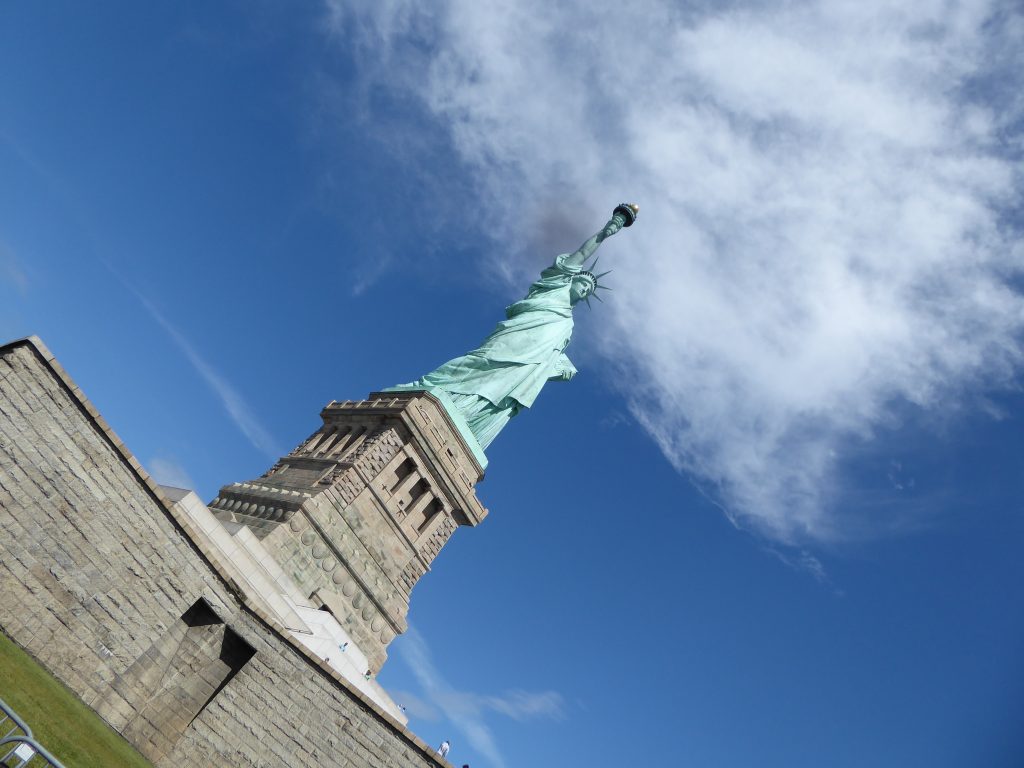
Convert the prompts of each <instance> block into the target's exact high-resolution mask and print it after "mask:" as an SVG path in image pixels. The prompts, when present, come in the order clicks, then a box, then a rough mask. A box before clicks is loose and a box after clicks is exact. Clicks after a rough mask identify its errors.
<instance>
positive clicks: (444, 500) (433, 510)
mask: <svg viewBox="0 0 1024 768" xmlns="http://www.w3.org/2000/svg"><path fill="white" fill-rule="evenodd" d="M321 418H322V419H323V425H322V426H321V427H320V429H318V430H317V431H316V432H314V433H313V434H312V435H310V437H309V438H308V439H307V440H305V441H303V442H302V443H300V444H299V445H298V446H296V448H295V449H294V450H293V451H292V452H291V453H289V454H288V455H287V456H285V457H283V458H281V459H280V461H278V462H277V463H276V464H274V466H273V467H271V469H270V470H268V471H267V472H266V473H265V474H264V475H263V476H262V477H260V478H258V479H256V480H252V481H249V482H244V483H233V484H231V485H226V486H224V487H223V488H222V489H221V491H220V494H219V495H218V496H217V498H216V499H214V500H213V501H212V502H211V503H210V505H209V506H210V510H211V511H212V512H213V513H214V514H215V515H216V516H217V517H218V518H219V519H220V520H222V521H223V522H224V523H225V524H229V525H230V524H244V525H247V526H249V527H250V528H252V529H253V531H254V532H255V533H256V535H257V536H259V537H260V538H261V540H262V544H263V546H264V547H265V548H266V549H267V551H269V552H271V553H272V554H273V556H274V558H275V559H276V560H277V562H278V563H279V564H280V565H281V567H282V568H283V570H284V571H285V572H286V573H288V574H289V575H290V576H291V577H292V578H293V579H294V580H295V582H296V583H297V584H298V585H299V587H300V588H301V589H302V590H303V591H304V593H305V594H306V595H307V596H309V597H311V598H313V599H319V600H320V602H322V603H323V605H324V606H325V607H326V608H327V610H329V611H330V612H331V613H332V614H333V615H334V617H335V619H337V621H338V623H339V624H341V626H342V627H344V629H345V631H346V632H347V633H348V634H349V636H351V637H352V638H353V640H355V642H356V644H357V645H358V646H359V648H360V650H361V651H362V652H363V653H364V654H366V658H367V659H368V661H369V664H370V667H371V669H372V670H373V671H377V670H379V669H380V667H381V666H382V665H383V664H384V661H385V660H386V658H387V646H388V644H389V643H390V642H391V641H392V640H393V639H394V638H395V636H396V635H399V634H401V633H402V632H404V631H405V630H406V628H407V626H408V624H407V621H406V614H407V613H408V611H409V597H410V593H411V591H412V589H413V587H414V586H415V585H416V582H417V580H418V579H419V578H420V577H422V576H423V575H424V574H425V573H426V572H427V571H429V570H430V564H431V563H432V562H433V560H434V558H435V557H436V556H437V554H438V552H439V551H440V550H441V548H442V547H443V546H444V545H445V543H447V541H448V540H449V538H450V537H451V535H452V533H453V532H454V531H455V529H456V528H458V527H459V526H460V525H467V526H472V525H476V524H477V523H479V522H480V521H481V520H482V519H483V518H484V516H485V515H486V514H487V510H485V509H484V508H483V507H482V506H481V504H480V502H479V501H478V499H477V498H476V493H475V491H474V486H475V484H476V482H477V481H478V480H479V479H480V478H481V477H482V469H481V467H480V466H479V465H478V464H477V463H476V459H474V458H473V456H472V453H471V452H470V451H469V449H468V447H467V446H466V445H465V444H464V443H463V442H462V438H461V436H460V435H459V433H458V430H457V429H455V428H454V426H453V425H452V424H450V423H449V422H448V417H447V415H446V414H445V412H444V408H443V406H441V405H440V403H438V402H437V401H436V400H434V399H433V397H432V396H430V395H428V394H426V393H423V392H404V393H374V394H371V395H370V397H369V398H368V399H367V400H360V401H355V402H349V401H346V402H343V403H330V404H329V405H328V406H327V407H326V408H324V410H323V412H322V413H321Z"/></svg>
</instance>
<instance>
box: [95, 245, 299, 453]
mask: <svg viewBox="0 0 1024 768" xmlns="http://www.w3.org/2000/svg"><path fill="white" fill-rule="evenodd" d="M108 268H110V267H109V265H108ZM111 271H113V269H112V268H111ZM115 274H116V272H115ZM122 282H123V281H122ZM125 285H126V286H128V284H127V283H125ZM128 289H129V290H130V291H132V293H134V294H135V295H136V296H137V297H138V299H139V301H141V302H142V306H144V307H145V308H146V311H147V312H149V314H150V316H151V317H152V318H153V319H154V320H155V321H156V322H157V324H158V325H160V327H161V328H163V329H164V330H165V331H166V332H167V334H168V335H169V336H170V337H171V339H172V340H173V341H174V343H175V344H176V345H177V347H178V349H180V350H181V351H182V353H183V354H184V355H185V357H186V359H187V360H188V361H189V363H191V364H192V367H193V368H194V369H195V371H196V373H198V374H199V376H200V378H202V380H203V381H204V382H206V385H207V386H208V387H209V388H210V389H212V390H213V392H214V394H215V395H217V397H218V398H219V399H220V401H221V404H222V405H223V406H224V410H225V411H226V412H227V414H228V417H229V418H230V419H231V421H233V422H234V424H235V426H236V427H238V429H239V430H241V432H242V434H243V435H245V436H246V438H248V440H249V442H250V443H252V445H253V447H254V448H256V449H257V450H259V451H262V452H263V453H265V454H267V455H268V456H275V457H276V456H280V455H281V453H280V451H279V450H278V449H277V447H276V444H275V442H274V439H273V438H272V437H271V436H270V433H269V432H267V430H266V429H265V428H264V427H263V425H262V424H261V423H260V421H259V419H257V418H256V415H255V414H254V413H253V412H252V410H251V409H250V408H249V406H248V404H247V403H246V402H245V400H244V399H243V398H242V396H241V395H240V394H239V393H238V392H237V390H235V388H234V387H233V386H232V385H231V384H229V383H228V381H227V380H226V379H225V378H224V377H223V376H221V375H220V374H219V373H218V372H217V371H215V370H214V369H213V367H212V366H211V365H210V364H209V363H208V362H206V360H204V359H203V358H202V357H201V356H200V354H199V352H197V351H196V348H195V347H194V346H192V343H191V342H190V341H189V340H188V339H186V338H185V337H184V336H182V334H181V332H180V331H179V330H178V329H177V328H176V327H175V326H174V325H172V324H171V322H170V321H169V320H168V319H167V318H166V317H164V316H163V314H162V313H161V312H160V311H159V310H158V309H157V308H156V306H155V305H154V304H153V302H151V301H150V300H149V299H147V298H146V297H145V296H143V295H142V294H141V293H139V292H138V291H137V290H135V289H134V288H132V287H131V286H128Z"/></svg>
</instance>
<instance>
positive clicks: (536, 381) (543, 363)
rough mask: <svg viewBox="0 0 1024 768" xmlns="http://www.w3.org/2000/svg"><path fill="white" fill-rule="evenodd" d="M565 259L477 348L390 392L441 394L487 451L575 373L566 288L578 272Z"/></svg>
mask: <svg viewBox="0 0 1024 768" xmlns="http://www.w3.org/2000/svg"><path fill="white" fill-rule="evenodd" d="M570 258H571V255H570V254H562V255H561V256H559V257H558V258H556V259H555V263H554V264H552V265H551V266H550V267H548V268H547V269H545V270H544V271H543V272H542V273H541V275H540V279H539V280H537V281H536V282H535V283H534V284H533V285H531V286H530V290H529V292H528V293H527V294H526V297H525V298H523V299H521V300H520V301H517V302H515V303H514V304H511V305H509V306H508V307H507V308H506V309H505V318H506V319H505V320H503V321H501V322H500V323H498V326H497V327H496V328H495V329H494V330H493V331H491V334H490V335H489V336H488V337H487V338H486V339H484V341H483V343H481V344H480V346H479V347H477V348H476V349H474V350H473V351H472V352H469V353H467V354H465V355H462V356H461V357H456V358H455V359H454V360H449V361H448V362H447V363H445V364H444V365H442V366H440V367H439V368H437V369H435V370H433V371H431V372H430V373H428V374H427V375H425V376H423V377H422V378H420V379H417V380H416V381H413V382H410V383H409V384H402V385H400V386H397V387H392V388H391V390H392V391H394V390H428V391H429V390H434V389H440V390H443V391H444V392H446V393H447V394H448V395H449V396H450V399H451V400H452V401H453V402H454V403H455V405H456V407H457V408H458V409H459V411H460V412H461V414H462V415H463V417H464V418H465V420H466V422H467V423H468V424H469V427H470V429H471V430H472V432H473V436H474V437H476V439H477V442H479V443H480V446H481V447H482V448H486V447H487V446H488V445H490V443H491V441H492V440H494V438H495V436H497V434H498V433H499V432H500V431H501V429H502V427H504V426H505V425H506V424H507V423H508V421H509V419H511V418H512V417H513V416H515V415H516V414H517V413H519V411H520V410H522V409H523V408H529V407H530V406H531V405H533V401H534V400H536V399H537V395H538V394H539V393H540V390H541V388H542V387H543V386H544V384H545V383H546V382H548V381H568V380H569V379H571V378H572V377H573V376H575V375H576V368H575V367H574V366H573V364H572V362H571V361H570V360H569V358H568V357H566V355H565V351H564V350H565V348H566V346H568V344H569V340H570V339H571V338H572V329H573V320H572V302H571V296H570V286H571V283H572V278H573V276H574V275H576V274H578V273H579V272H580V269H581V267H580V266H579V265H577V264H573V263H570Z"/></svg>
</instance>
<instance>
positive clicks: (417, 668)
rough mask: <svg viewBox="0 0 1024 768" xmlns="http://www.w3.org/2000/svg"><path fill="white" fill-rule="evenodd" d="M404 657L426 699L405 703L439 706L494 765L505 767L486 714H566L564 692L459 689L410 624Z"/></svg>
mask: <svg viewBox="0 0 1024 768" xmlns="http://www.w3.org/2000/svg"><path fill="white" fill-rule="evenodd" d="M397 648H398V652H399V655H400V657H401V658H402V660H403V661H404V662H405V663H406V664H407V665H408V666H409V669H410V670H412V673H413V675H414V676H415V677H416V680H417V682H419V684H420V687H421V688H422V694H423V697H424V699H425V700H426V702H424V701H422V700H419V699H416V700H415V701H412V698H410V699H409V700H410V701H412V704H409V703H406V707H407V708H410V714H415V713H414V712H412V709H411V707H414V706H418V707H419V708H420V709H422V710H425V711H427V712H428V713H429V712H430V711H431V709H432V708H436V709H437V710H440V711H441V712H442V713H444V715H445V717H446V718H447V719H448V720H449V722H451V723H452V725H453V726H454V727H455V728H457V729H458V730H459V731H460V732H461V733H462V735H463V736H464V737H465V739H466V741H467V743H469V745H470V746H471V747H472V748H473V749H474V750H476V751H477V752H479V753H480V754H481V755H482V756H483V757H484V758H485V759H486V760H488V761H489V762H490V763H491V765H493V766H495V768H502V766H504V765H505V760H504V758H503V757H502V755H501V751H500V750H499V748H498V745H497V743H496V741H495V739H494V734H493V733H492V732H491V729H490V728H489V727H488V726H487V724H486V722H485V721H484V715H485V714H486V713H488V712H493V713H497V714H501V715H505V716H506V717H511V718H513V719H515V720H525V719H528V718H534V717H546V718H552V719H560V718H562V717H563V716H564V702H563V699H562V696H561V695H560V694H558V693H556V692H554V691H542V692H540V693H531V692H527V691H510V692H508V693H505V694H502V695H481V694H476V693H469V692H466V691H458V690H455V689H454V688H452V686H451V685H449V684H448V682H447V681H446V680H445V679H444V677H443V676H442V675H441V673H440V672H439V671H438V669H437V667H435V666H434V662H433V659H432V657H431V654H430V649H429V648H428V647H427V643H426V641H425V640H424V639H423V636H422V635H421V634H420V633H419V632H417V631H416V630H415V629H413V628H410V629H409V630H408V631H407V632H406V633H405V635H403V637H402V639H401V641H400V642H399V643H398V644H397Z"/></svg>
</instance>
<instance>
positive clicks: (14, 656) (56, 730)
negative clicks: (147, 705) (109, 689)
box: [0, 632, 153, 768]
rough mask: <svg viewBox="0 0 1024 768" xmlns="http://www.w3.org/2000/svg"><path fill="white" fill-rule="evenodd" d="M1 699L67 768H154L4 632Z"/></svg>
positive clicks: (0, 644) (0, 662) (0, 647)
mask: <svg viewBox="0 0 1024 768" xmlns="http://www.w3.org/2000/svg"><path fill="white" fill-rule="evenodd" d="M0 699H3V700H4V701H5V702H6V703H7V706H9V707H11V708H12V709H13V710H14V711H15V712H16V713H17V714H18V716H19V717H21V719H22V720H24V721H25V722H26V723H28V727H29V728H31V729H32V735H33V736H34V737H35V738H36V740H37V741H38V742H39V743H40V744H42V745H43V746H44V747H46V749H47V750H49V751H50V753H51V754H53V756H54V757H56V758H58V759H59V760H60V761H61V762H63V763H64V765H65V766H66V767H67V768H106V767H107V766H119V768H120V767H123V768H153V766H152V764H151V763H150V762H149V761H148V760H146V759H145V758H144V757H142V755H140V754H139V753H138V752H136V751H135V749H134V748H133V747H132V746H131V745H130V744H129V743H128V742H127V741H125V740H124V739H122V738H121V736H120V735H119V734H118V733H117V732H116V731H114V730H113V729H112V728H111V727H110V726H109V725H107V724H106V723H105V722H103V721H102V720H101V719H100V718H99V716H98V715H97V714H96V713H95V712H93V711H92V710H91V709H89V708H88V707H87V706H85V704H83V703H82V702H81V701H79V700H78V699H77V698H76V697H75V695H74V694H73V693H71V691H69V690H68V689H67V688H65V687H64V686H63V685H62V684H61V683H60V682H59V681H58V680H57V679H56V678H54V677H53V676H52V675H50V673H49V672H47V671H46V670H45V669H43V668H42V667H41V666H39V664H37V663H36V662H35V661H34V660H33V659H32V657H31V656H29V655H28V654H27V653H25V652H24V651H23V650H21V648H19V647H18V646H17V645H15V644H14V643H13V642H12V641H11V639H10V638H9V637H7V636H6V635H5V634H3V633H2V632H0Z"/></svg>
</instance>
